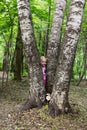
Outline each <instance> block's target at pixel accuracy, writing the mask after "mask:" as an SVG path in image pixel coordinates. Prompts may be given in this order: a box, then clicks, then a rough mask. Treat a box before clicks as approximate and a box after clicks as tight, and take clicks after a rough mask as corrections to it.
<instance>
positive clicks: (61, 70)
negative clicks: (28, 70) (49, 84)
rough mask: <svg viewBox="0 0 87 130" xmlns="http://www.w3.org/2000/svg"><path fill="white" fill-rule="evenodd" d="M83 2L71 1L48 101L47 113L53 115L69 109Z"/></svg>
mask: <svg viewBox="0 0 87 130" xmlns="http://www.w3.org/2000/svg"><path fill="white" fill-rule="evenodd" d="M84 4H85V0H72V1H71V5H70V11H69V16H68V21H67V27H66V31H65V35H64V38H63V42H62V47H61V50H60V56H59V58H58V65H57V70H56V76H55V81H54V85H53V91H52V95H51V100H50V103H49V114H50V115H51V116H54V117H55V116H57V115H58V114H60V113H67V112H70V111H71V107H70V105H69V100H68V99H69V98H68V95H69V86H70V80H71V73H72V68H73V62H74V58H75V53H76V47H77V43H78V38H79V33H80V27H81V21H82V15H83V9H84Z"/></svg>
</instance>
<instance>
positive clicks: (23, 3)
mask: <svg viewBox="0 0 87 130" xmlns="http://www.w3.org/2000/svg"><path fill="white" fill-rule="evenodd" d="M17 4H18V15H19V21H20V28H21V33H22V40H23V43H24V51H25V55H26V60H27V64H28V72H29V87H30V90H29V98H28V100H27V101H26V103H25V104H24V106H23V108H22V109H23V110H27V109H30V108H33V107H41V106H42V104H43V103H44V102H45V87H44V84H43V78H42V70H41V66H40V58H39V54H38V51H37V47H36V41H35V36H34V31H33V30H34V29H33V24H32V17H31V13H30V5H29V0H17Z"/></svg>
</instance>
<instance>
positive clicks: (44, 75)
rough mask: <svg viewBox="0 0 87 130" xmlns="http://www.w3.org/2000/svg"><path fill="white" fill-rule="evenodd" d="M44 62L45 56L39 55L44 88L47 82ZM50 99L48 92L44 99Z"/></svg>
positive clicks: (45, 61) (45, 62) (45, 60)
mask: <svg viewBox="0 0 87 130" xmlns="http://www.w3.org/2000/svg"><path fill="white" fill-rule="evenodd" d="M46 64H47V58H46V57H45V56H41V66H42V72H43V81H44V85H45V88H46V83H47V74H46V69H47V68H46ZM50 99H51V96H50V93H47V94H46V100H47V101H48V102H49V101H50Z"/></svg>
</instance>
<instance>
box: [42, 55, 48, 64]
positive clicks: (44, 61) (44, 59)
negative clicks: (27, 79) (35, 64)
mask: <svg viewBox="0 0 87 130" xmlns="http://www.w3.org/2000/svg"><path fill="white" fill-rule="evenodd" d="M46 62H47V58H45V57H44V56H42V57H41V65H43V66H45V65H46Z"/></svg>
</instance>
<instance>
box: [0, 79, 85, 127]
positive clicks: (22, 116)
mask: <svg viewBox="0 0 87 130" xmlns="http://www.w3.org/2000/svg"><path fill="white" fill-rule="evenodd" d="M28 89H29V88H28V82H27V80H26V79H24V80H22V81H21V82H16V81H14V80H11V81H9V82H8V85H7V86H5V84H4V86H3V87H2V83H1V82H0V130H87V82H86V84H85V85H84V84H81V86H75V85H71V86H70V93H69V100H70V104H71V107H72V109H73V111H74V113H73V114H72V113H70V114H65V115H59V116H58V117H56V118H55V119H54V118H52V117H50V116H49V115H47V114H46V111H47V108H48V105H46V106H44V107H43V108H41V109H37V108H34V109H32V110H30V111H26V112H23V113H20V112H19V108H20V107H21V105H22V103H23V102H24V101H25V100H26V99H27V97H28Z"/></svg>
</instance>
